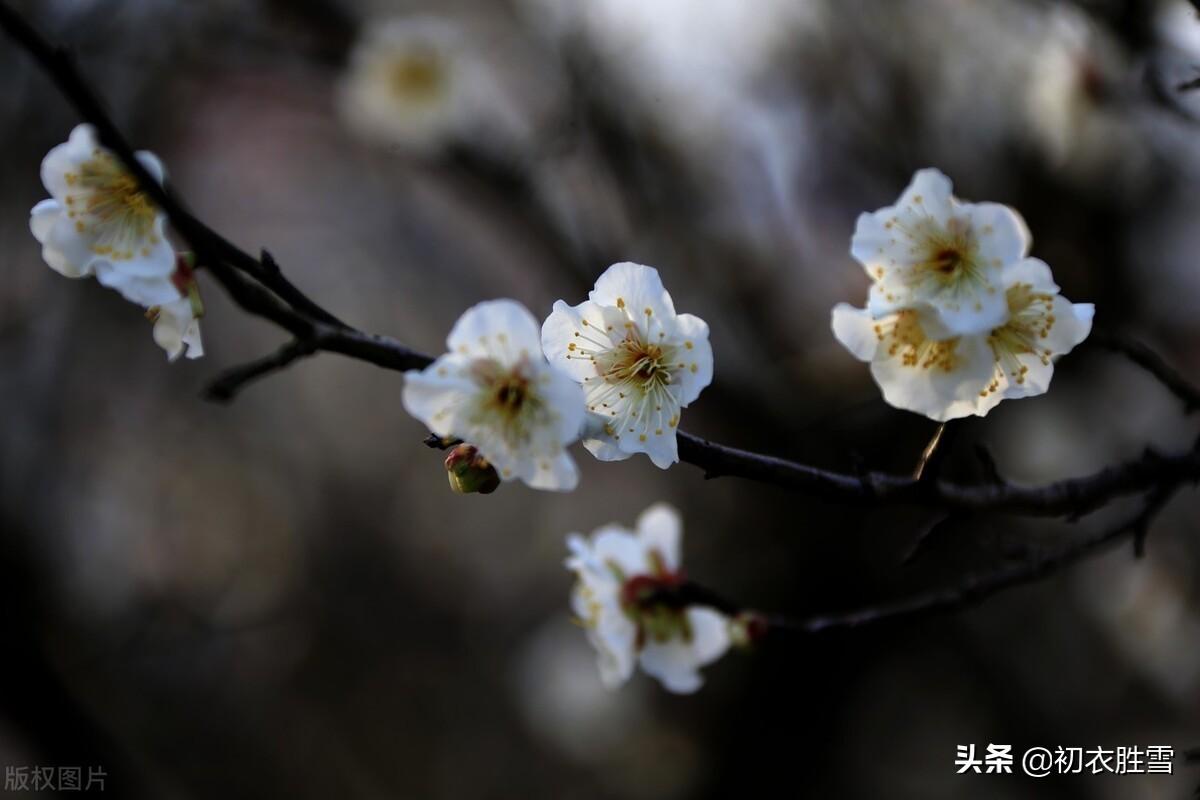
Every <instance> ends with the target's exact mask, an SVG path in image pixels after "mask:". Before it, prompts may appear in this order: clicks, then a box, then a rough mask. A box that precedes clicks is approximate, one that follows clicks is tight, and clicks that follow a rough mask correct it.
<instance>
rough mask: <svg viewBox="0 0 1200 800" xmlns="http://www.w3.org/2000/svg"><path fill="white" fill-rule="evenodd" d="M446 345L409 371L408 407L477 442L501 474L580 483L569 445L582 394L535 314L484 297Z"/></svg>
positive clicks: (537, 483) (439, 428) (551, 485)
mask: <svg viewBox="0 0 1200 800" xmlns="http://www.w3.org/2000/svg"><path fill="white" fill-rule="evenodd" d="M446 346H447V348H448V349H449V350H450V352H449V353H446V354H445V355H443V356H441V357H440V358H438V359H437V360H436V361H434V362H433V363H432V364H430V365H429V366H428V367H426V368H425V369H424V370H410V371H408V372H406V373H405V375H404V377H405V380H404V393H403V398H402V399H403V403H404V408H405V410H406V411H407V412H408V413H409V414H411V415H412V416H414V417H416V418H417V419H419V420H421V421H422V422H424V423H425V424H426V425H427V426H428V427H429V429H430V430H431V431H433V433H435V434H437V435H438V436H443V437H458V438H460V439H463V440H464V441H467V442H469V443H471V444H473V445H475V447H476V448H478V451H479V453H480V454H481V455H482V456H483V457H484V458H485V459H487V461H489V462H490V463H491V464H492V465H494V466H495V468H496V471H497V472H498V473H499V475H500V478H501V480H506V481H507V480H511V479H515V478H519V479H520V480H522V481H524V482H525V483H527V484H529V485H530V486H532V487H533V488H535V489H553V490H560V491H569V490H571V489H574V488H575V486H576V484H577V483H578V482H579V472H578V468H577V467H576V466H575V462H574V460H572V458H571V456H570V455H568V453H567V452H566V450H565V448H566V447H567V445H569V444H571V443H572V442H574V441H575V440H577V439H578V438H579V434H580V431H581V429H582V426H583V419H584V405H583V392H582V391H581V390H580V388H579V386H577V385H576V384H575V383H574V382H573V381H571V380H570V379H569V378H567V377H566V376H565V375H562V374H561V373H559V372H558V371H556V370H554V369H551V368H550V365H549V364H547V363H546V360H545V358H544V357H543V356H542V352H541V342H540V340H539V337H538V324H537V320H536V319H534V317H533V315H532V314H530V313H529V311H528V310H526V309H525V307H524V306H522V305H521V304H520V303H517V302H516V301H514V300H491V301H487V302H484V303H479V304H478V305H476V306H473V307H472V308H469V309H467V311H466V312H465V313H464V314H463V315H462V316H461V317H460V318H459V320H458V322H456V323H455V325H454V328H453V329H452V330H451V331H450V335H449V336H448V337H447V339H446Z"/></svg>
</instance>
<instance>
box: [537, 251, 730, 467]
mask: <svg viewBox="0 0 1200 800" xmlns="http://www.w3.org/2000/svg"><path fill="white" fill-rule="evenodd" d="M541 343H542V349H543V350H544V351H545V353H546V357H547V358H548V359H549V360H550V363H551V365H553V366H554V367H555V368H557V369H558V370H560V371H561V372H562V373H563V374H565V375H569V376H571V377H572V378H573V379H574V380H576V381H578V382H580V383H581V384H582V385H583V388H584V392H585V395H586V398H587V410H588V412H589V414H590V418H589V423H588V433H587V438H585V440H584V446H585V447H587V449H588V451H589V452H591V453H592V454H593V455H594V456H596V457H597V458H598V459H600V460H603V461H614V460H620V459H624V458H628V457H629V456H630V455H632V454H634V453H645V454H646V455H648V456H649V457H650V459H651V461H653V463H654V464H655V465H656V466H658V467H661V468H666V467H668V466H670V465H671V464H673V463H675V462H676V461H678V460H679V455H678V449H677V443H676V437H675V430H676V428H677V427H678V425H679V418H680V414H681V410H682V409H683V408H685V407H686V406H687V405H689V404H690V403H691V402H693V401H694V400H695V399H696V398H697V397H698V396H699V395H700V392H701V391H702V390H703V389H704V387H706V386H707V385H708V384H709V383H710V382H711V381H712V370H713V357H712V348H711V346H710V344H709V340H708V326H707V325H706V324H705V323H704V321H703V320H701V319H699V318H698V317H694V316H692V315H690V314H679V315H677V314H676V313H675V307H674V304H673V303H672V302H671V296H670V295H669V294H668V293H667V291H666V289H665V288H663V285H662V281H661V279H660V278H659V275H658V271H657V270H655V269H653V268H651V267H646V266H642V265H640V264H631V263H621V264H615V265H613V266H612V267H609V269H608V270H606V271H605V273H604V274H603V275H601V276H600V278H599V280H597V281H596V287H595V289H594V290H593V291H592V292H591V293H590V295H589V299H588V300H586V301H585V302H583V303H580V304H579V305H577V306H568V305H567V304H566V303H565V302H563V301H561V300H560V301H558V302H557V303H555V304H554V310H553V311H552V312H551V314H550V316H549V318H547V320H546V321H545V323H543V325H542V334H541Z"/></svg>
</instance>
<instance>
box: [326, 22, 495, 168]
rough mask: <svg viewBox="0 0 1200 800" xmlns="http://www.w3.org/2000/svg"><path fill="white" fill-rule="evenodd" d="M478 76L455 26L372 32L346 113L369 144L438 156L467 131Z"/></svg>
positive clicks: (354, 70)
mask: <svg viewBox="0 0 1200 800" xmlns="http://www.w3.org/2000/svg"><path fill="white" fill-rule="evenodd" d="M477 69H478V67H477V65H475V64H473V63H472V62H471V61H470V54H469V50H468V45H467V44H466V43H465V42H464V41H463V35H462V32H461V31H460V30H459V29H458V28H457V27H455V26H454V25H453V24H451V23H450V22H448V21H446V20H443V19H438V18H434V17H413V18H407V19H393V20H389V21H387V22H384V23H381V24H379V25H375V26H372V27H370V28H369V29H368V31H367V33H366V35H365V36H364V38H363V40H362V41H361V42H360V43H359V44H358V46H357V47H356V48H355V50H354V52H353V53H352V54H351V61H350V68H349V73H348V74H347V75H346V77H345V79H344V83H343V86H342V91H341V98H340V99H341V109H342V113H343V114H344V116H345V117H346V120H347V122H349V124H350V125H351V126H352V127H353V128H354V129H355V130H356V131H357V132H358V133H360V134H361V135H363V136H364V137H366V138H368V139H371V140H374V141H377V142H379V143H381V144H388V145H399V146H402V147H405V148H410V149H413V150H426V151H427V150H434V149H437V148H440V147H443V146H445V145H447V144H449V142H450V140H451V139H452V138H453V137H454V136H456V135H457V134H458V133H459V132H460V131H461V130H462V128H463V126H464V125H465V124H466V119H467V115H468V113H469V111H470V105H471V95H472V94H473V92H474V91H475V87H474V86H473V85H472V83H471V81H472V80H477V79H478V76H477V75H476V74H475V73H476V70H477Z"/></svg>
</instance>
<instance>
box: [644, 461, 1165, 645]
mask: <svg viewBox="0 0 1200 800" xmlns="http://www.w3.org/2000/svg"><path fill="white" fill-rule="evenodd" d="M1177 488H1178V485H1175V484H1170V485H1166V486H1163V487H1161V488H1159V489H1156V490H1154V491H1152V492H1150V493H1148V494H1147V495H1146V496H1145V497H1144V498H1143V500H1142V502H1141V504H1140V505H1139V507H1138V510H1137V511H1136V512H1135V513H1133V514H1132V515H1130V516H1128V517H1127V518H1125V519H1124V520H1122V521H1121V522H1118V523H1117V524H1115V525H1113V526H1111V527H1108V528H1104V529H1102V530H1100V531H1099V532H1097V533H1093V534H1091V535H1089V536H1085V537H1082V538H1079V539H1076V540H1075V541H1073V542H1070V543H1068V544H1066V545H1063V546H1062V547H1060V548H1058V549H1057V550H1054V551H1053V552H1051V553H1048V554H1044V555H1042V556H1040V557H1032V558H1029V559H1027V560H1026V561H1024V562H1022V563H1020V564H1013V565H1008V566H1003V567H1000V568H998V569H995V570H992V571H989V572H982V573H977V574H974V575H969V576H967V577H966V578H965V579H963V580H962V581H960V582H959V583H957V584H955V585H953V586H950V587H947V588H943V589H937V590H934V591H932V592H927V593H924V594H919V595H917V596H915V597H911V598H908V599H905V600H901V601H898V602H895V603H888V604H883V605H877V606H868V607H865V608H860V609H857V610H855V611H849V612H844V613H838V614H823V615H819V616H815V617H807V618H793V617H788V616H784V615H766V616H765V619H766V621H767V626H768V628H767V629H768V632H774V633H781V634H795V635H802V636H810V635H813V634H817V633H828V632H833V631H839V630H851V629H857V628H863V627H867V626H875V625H880V624H884V623H891V622H911V621H915V620H917V619H922V618H925V617H927V616H932V615H935V614H943V613H948V612H952V611H958V610H961V609H964V608H967V607H969V606H973V605H976V604H978V603H980V602H982V601H983V600H985V599H987V598H989V597H991V596H992V595H995V594H997V593H999V592H1002V591H1004V590H1005V589H1011V588H1014V587H1017V586H1023V585H1026V584H1029V583H1034V582H1035V581H1038V580H1040V579H1042V578H1045V577H1047V576H1049V575H1051V574H1053V573H1056V572H1058V571H1059V570H1060V569H1063V568H1065V567H1068V566H1071V565H1073V564H1075V563H1077V562H1079V561H1082V560H1083V559H1085V558H1087V557H1088V556H1090V555H1093V554H1096V553H1099V552H1101V551H1103V550H1105V549H1107V548H1109V547H1112V546H1115V545H1116V544H1118V543H1119V542H1120V541H1121V540H1122V539H1124V538H1126V537H1128V536H1135V537H1136V536H1139V535H1144V531H1146V530H1148V529H1149V527H1150V525H1151V523H1152V522H1153V521H1154V519H1155V517H1156V516H1157V515H1158V513H1159V512H1160V511H1161V510H1162V508H1163V506H1164V505H1166V503H1167V501H1168V500H1169V499H1170V497H1171V495H1172V494H1173V493H1174V492H1175V490H1176V489H1177ZM652 601H656V602H664V603H668V604H670V603H675V604H678V605H681V606H682V605H705V606H709V607H712V608H714V609H716V610H718V611H721V612H722V613H725V614H729V615H731V616H732V615H736V614H739V613H750V612H751V609H748V608H746V607H745V606H743V605H741V604H739V603H736V602H734V601H732V600H730V599H728V598H726V597H724V596H722V595H720V594H718V593H717V592H714V591H712V590H711V589H708V588H706V587H704V586H701V585H698V584H694V583H691V582H688V583H686V584H684V585H683V586H681V587H678V588H676V589H673V590H670V591H664V592H660V593H659V594H657V595H655V596H654V598H652Z"/></svg>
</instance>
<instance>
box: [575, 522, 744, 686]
mask: <svg viewBox="0 0 1200 800" xmlns="http://www.w3.org/2000/svg"><path fill="white" fill-rule="evenodd" d="M681 536H682V525H681V523H680V519H679V513H678V512H677V511H675V510H674V509H673V508H671V507H670V506H668V505H666V504H663V503H658V504H655V505H653V506H651V507H650V508H648V509H646V511H644V512H643V513H642V514H641V516H640V517H639V518H638V524H637V531H636V532H634V531H631V530H628V529H626V528H622V527H621V526H619V525H606V526H604V527H602V528H599V529H597V530H596V531H595V532H593V533H592V535H591V536H590V537H587V538H585V537H583V536H581V535H580V534H575V533H573V534H570V535H569V536H568V537H567V547H568V550H569V551H570V556H568V558H567V560H566V566H567V568H568V569H569V570H571V571H572V572H574V573H575V577H576V584H575V588H574V589H573V590H572V594H571V608H572V611H573V613H574V614H575V616H576V618H577V619H578V620H579V621H580V622H581V623H582V624H583V626H584V628H585V629H586V631H587V636H588V641H589V642H590V643H591V644H592V646H593V647H594V648H595V649H596V652H597V666H598V668H599V670H600V677H601V679H602V680H603V682H604V685H605V686H607V687H608V688H610V689H615V688H617V687H618V686H620V685H621V684H623V683H624V682H625V681H627V680H628V679H629V678H630V676H631V675H632V674H633V671H634V668H635V666H636V665H638V664H640V665H641V667H642V670H643V671H645V672H646V673H647V674H648V675H651V676H653V677H654V678H656V679H658V681H659V682H660V683H661V684H662V685H663V687H664V688H666V689H667V690H668V691H671V692H677V693H681V694H685V693H690V692H694V691H696V690H697V689H699V688H700V686H701V684H702V682H703V680H702V678H701V676H700V672H699V670H700V667H702V666H704V665H706V664H710V663H712V662H713V661H715V660H717V659H718V658H720V657H721V656H722V655H723V654H724V653H725V652H726V651H727V650H728V649H729V647H730V646H731V644H732V639H731V634H730V621H729V619H728V618H727V617H725V615H723V614H721V613H719V612H717V611H715V610H713V609H710V608H706V607H702V606H695V605H690V606H686V607H682V608H680V607H673V606H668V605H666V604H664V603H662V602H661V601H658V600H656V594H657V593H658V592H660V591H661V590H664V589H669V588H672V587H677V586H679V585H680V583H681V582H682V581H683V577H682V572H681V565H680V552H679V546H680V538H681Z"/></svg>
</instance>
